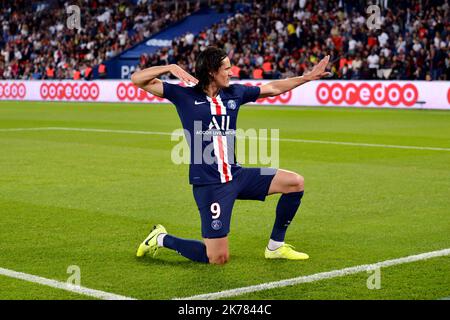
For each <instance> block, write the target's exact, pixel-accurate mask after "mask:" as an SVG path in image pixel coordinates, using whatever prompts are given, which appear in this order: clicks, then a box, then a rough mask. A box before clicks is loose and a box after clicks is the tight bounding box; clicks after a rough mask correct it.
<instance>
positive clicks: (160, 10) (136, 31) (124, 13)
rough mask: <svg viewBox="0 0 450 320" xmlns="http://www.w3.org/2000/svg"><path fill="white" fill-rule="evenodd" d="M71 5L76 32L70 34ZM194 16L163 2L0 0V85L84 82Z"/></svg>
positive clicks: (185, 8) (186, 9) (104, 74)
mask: <svg viewBox="0 0 450 320" xmlns="http://www.w3.org/2000/svg"><path fill="white" fill-rule="evenodd" d="M72 5H77V6H78V7H79V8H80V12H81V21H80V26H81V29H76V28H75V29H70V28H68V27H67V25H66V22H67V19H68V17H69V16H71V14H72V13H73V11H72V12H71V14H68V13H67V7H68V6H72ZM194 10H196V8H195V6H192V5H191V6H189V5H187V4H184V3H183V2H181V3H180V5H179V6H178V7H177V10H175V7H174V5H173V2H171V4H168V3H167V1H164V0H128V1H124V0H121V1H107V0H70V1H67V0H47V1H39V2H37V1H27V0H15V1H7V0H0V28H1V30H0V79H80V78H84V79H90V78H92V76H93V67H94V66H96V65H99V66H100V67H99V71H103V72H100V75H101V77H107V70H106V68H105V65H104V64H103V61H105V60H107V59H109V58H112V57H114V56H116V55H118V54H119V53H120V52H122V51H124V50H126V49H128V48H130V47H131V46H133V45H134V44H136V43H138V42H140V41H142V40H144V39H145V38H147V37H149V36H150V35H151V34H152V33H155V32H158V31H159V30H161V29H162V28H163V27H164V26H166V25H168V24H171V23H173V22H176V21H178V20H180V19H182V18H183V17H185V16H186V15H188V14H190V13H192V12H193V11H194Z"/></svg>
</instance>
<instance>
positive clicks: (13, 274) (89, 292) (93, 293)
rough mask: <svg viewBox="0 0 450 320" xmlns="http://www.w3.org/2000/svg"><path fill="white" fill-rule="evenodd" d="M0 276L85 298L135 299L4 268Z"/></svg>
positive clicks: (0, 269) (0, 270)
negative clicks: (76, 294) (72, 293)
mask: <svg viewBox="0 0 450 320" xmlns="http://www.w3.org/2000/svg"><path fill="white" fill-rule="evenodd" d="M0 275H3V276H6V277H10V278H15V279H19V280H24V281H28V282H33V283H37V284H41V285H44V286H48V287H52V288H57V289H62V290H66V291H70V292H74V293H78V294H82V295H85V296H90V297H94V298H97V299H102V300H136V299H133V298H130V297H125V296H121V295H117V294H114V293H109V292H105V291H100V290H94V289H89V288H85V287H82V286H76V285H71V284H68V283H65V282H60V281H56V280H52V279H47V278H42V277H38V276H34V275H32V274H28V273H23V272H17V271H13V270H9V269H4V268H0Z"/></svg>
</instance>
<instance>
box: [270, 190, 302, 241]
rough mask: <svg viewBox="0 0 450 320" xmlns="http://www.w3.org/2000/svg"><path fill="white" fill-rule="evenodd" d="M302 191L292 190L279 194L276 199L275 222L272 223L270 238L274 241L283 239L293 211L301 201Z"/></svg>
mask: <svg viewBox="0 0 450 320" xmlns="http://www.w3.org/2000/svg"><path fill="white" fill-rule="evenodd" d="M302 197H303V191H300V192H292V193H286V194H283V195H281V197H280V200H278V205H277V213H276V217H275V223H274V225H273V229H272V234H271V236H270V239H272V240H275V241H280V242H282V241H284V237H285V236H286V231H287V228H288V227H289V224H290V223H291V221H292V220H293V219H294V216H295V213H296V212H297V210H298V207H300V203H301V202H302Z"/></svg>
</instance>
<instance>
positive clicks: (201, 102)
mask: <svg viewBox="0 0 450 320" xmlns="http://www.w3.org/2000/svg"><path fill="white" fill-rule="evenodd" d="M194 103H195V105H198V104H203V103H206V101H197V100H195V102H194Z"/></svg>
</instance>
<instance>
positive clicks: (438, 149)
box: [0, 127, 450, 151]
mask: <svg viewBox="0 0 450 320" xmlns="http://www.w3.org/2000/svg"><path fill="white" fill-rule="evenodd" d="M52 130H54V131H84V132H106V133H125V134H146V135H164V136H171V135H172V133H170V132H158V131H137V130H115V129H94V128H92V129H88V128H63V127H41V128H10V129H0V132H14V131H52ZM176 135H178V136H179V134H176ZM262 140H267V139H262ZM279 141H285V142H300V143H321V144H335V145H344V146H356V147H375V148H393V149H409V150H432V151H450V148H438V147H420V146H401V145H392V144H375V143H359V142H344V141H327V140H306V139H289V138H280V139H279Z"/></svg>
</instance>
